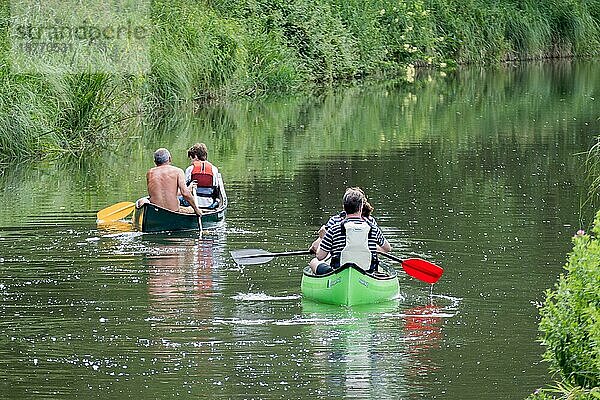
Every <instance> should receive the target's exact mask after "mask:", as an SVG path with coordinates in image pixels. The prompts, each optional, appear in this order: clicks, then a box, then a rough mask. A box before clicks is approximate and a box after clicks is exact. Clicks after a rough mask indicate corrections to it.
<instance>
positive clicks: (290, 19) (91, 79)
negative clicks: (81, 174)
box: [0, 0, 600, 163]
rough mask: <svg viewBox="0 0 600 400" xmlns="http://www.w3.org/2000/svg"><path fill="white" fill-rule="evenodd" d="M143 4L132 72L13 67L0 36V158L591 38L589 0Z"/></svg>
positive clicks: (589, 46)
mask: <svg viewBox="0 0 600 400" xmlns="http://www.w3.org/2000/svg"><path fill="white" fill-rule="evenodd" d="M150 12H151V14H152V21H153V25H154V32H153V35H152V40H151V41H150V44H149V46H150V48H149V49H148V50H149V54H150V62H151V68H150V72H149V73H148V74H145V75H142V76H122V75H118V74H106V73H92V74H84V75H54V76H52V75H44V76H31V75H14V74H11V71H10V61H11V60H10V57H9V53H8V51H7V49H8V44H7V43H8V41H7V40H4V42H3V43H2V48H3V49H4V50H5V51H4V52H3V53H4V57H3V62H2V68H1V69H0V84H1V85H2V87H1V88H0V113H1V114H0V115H1V116H0V145H1V146H0V149H1V150H0V160H2V162H4V163H6V162H9V161H10V160H14V159H26V158H35V157H39V156H47V155H52V154H62V153H65V152H66V153H70V154H75V155H79V156H80V155H83V154H86V153H88V152H90V151H93V150H94V149H98V148H106V146H109V145H110V144H111V143H113V142H115V141H116V140H118V139H119V137H121V136H123V135H125V134H126V133H127V132H128V131H129V130H130V129H131V127H132V126H139V125H140V124H147V123H160V121H161V120H162V116H163V115H165V114H169V113H170V112H171V111H172V110H174V109H177V108H181V107H196V108H197V107H202V106H203V105H204V104H206V103H212V102H215V101H220V102H223V101H228V100H232V99H236V98H240V97H261V96H265V95H271V94H282V93H286V94H288V93H300V92H306V91H308V92H310V91H313V90H315V89H317V88H322V87H328V86H332V85H336V84H340V83H344V82H352V81H356V80H364V79H367V78H368V79H371V78H373V79H399V80H403V81H406V82H409V83H410V82H412V81H413V80H414V75H415V73H414V71H415V66H416V67H418V66H431V67H434V68H437V69H438V70H440V71H442V72H443V73H446V72H448V71H450V70H452V69H453V68H455V67H456V66H457V65H460V64H466V63H483V64H494V63H499V62H502V61H506V60H529V59H542V58H549V57H573V56H577V57H588V56H594V55H597V54H598V48H600V47H599V44H600V32H599V29H598V23H599V22H600V1H592V2H582V1H567V2H564V1H560V2H559V1H552V0H543V1H516V0H514V1H508V0H506V1H500V2H495V3H494V4H489V3H488V2H485V1H483V0H473V1H470V2H463V1H457V0H428V1H425V0H409V1H405V2H397V1H387V0H354V1H350V2H349V1H345V0H321V1H317V2H315V1H308V0H299V1H295V2H285V1H270V2H262V1H250V2H238V1H228V2H212V1H209V2H205V3H188V2H183V1H174V2H165V1H155V2H153V5H152V8H151V10H150ZM2 15H4V18H3V20H4V21H7V18H8V6H7V5H6V4H5V6H4V8H3V9H2ZM3 26H4V27H5V29H4V31H5V32H8V29H7V28H6V27H7V24H3ZM5 39H6V35H5Z"/></svg>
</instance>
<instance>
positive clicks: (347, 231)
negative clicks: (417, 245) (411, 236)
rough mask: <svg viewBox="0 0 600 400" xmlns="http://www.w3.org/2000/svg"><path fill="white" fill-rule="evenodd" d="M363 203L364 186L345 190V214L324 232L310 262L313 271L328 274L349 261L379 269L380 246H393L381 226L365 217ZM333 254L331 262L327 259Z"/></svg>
mask: <svg viewBox="0 0 600 400" xmlns="http://www.w3.org/2000/svg"><path fill="white" fill-rule="evenodd" d="M364 203H365V195H364V193H363V192H362V190H360V189H359V188H349V189H347V190H346V192H345V193H344V197H343V204H344V211H345V212H346V216H345V218H344V219H342V220H340V221H336V222H334V223H333V225H332V226H331V227H330V228H329V229H327V232H326V233H325V235H324V236H323V239H322V240H321V242H320V244H319V247H318V248H317V250H316V254H315V258H313V259H312V260H311V261H310V263H309V265H310V267H311V270H312V271H313V273H314V274H317V275H321V274H326V273H328V272H331V271H332V270H334V269H337V268H339V267H340V266H341V265H344V264H346V263H353V264H356V265H357V266H358V267H360V268H362V269H363V270H365V271H376V270H377V266H378V264H379V260H378V258H377V250H378V249H379V250H380V251H384V252H389V251H391V250H392V246H391V245H390V244H389V242H388V241H387V240H386V239H385V237H384V236H383V233H382V232H381V229H379V227H378V226H377V225H373V224H371V223H369V222H368V221H367V220H366V219H365V218H363V216H362V211H363V207H364ZM330 255H331V258H330V259H329V262H326V261H325V260H326V259H327V258H328V256H330Z"/></svg>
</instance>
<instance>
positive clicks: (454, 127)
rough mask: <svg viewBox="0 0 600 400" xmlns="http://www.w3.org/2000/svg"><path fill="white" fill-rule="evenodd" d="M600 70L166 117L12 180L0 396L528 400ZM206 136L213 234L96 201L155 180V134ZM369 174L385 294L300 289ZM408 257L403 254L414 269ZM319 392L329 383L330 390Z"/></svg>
mask: <svg viewBox="0 0 600 400" xmlns="http://www.w3.org/2000/svg"><path fill="white" fill-rule="evenodd" d="M599 89H600V70H599V67H598V65H597V64H594V63H592V62H577V63H533V64H526V65H506V66H502V67H499V68H497V69H493V70H490V69H487V70H483V69H478V68H473V69H464V70H460V71H459V72H458V73H456V74H452V75H449V76H445V77H444V76H440V75H439V74H436V73H432V74H431V75H430V76H424V77H422V79H421V80H420V81H418V82H417V83H416V84H414V85H401V84H392V83H389V84H385V85H383V84H376V85H364V86H363V85H361V86H355V87H347V88H344V89H339V90H335V91H332V92H328V93H322V94H320V95H315V96H312V97H286V98H277V99H269V100H264V101H261V102H236V103H232V104H221V105H215V106H211V107H209V108H208V109H207V110H202V111H200V112H196V113H186V112H179V113H177V114H176V115H172V116H163V117H162V119H160V120H156V121H155V126H154V127H145V128H143V129H142V128H140V129H139V130H137V131H135V132H132V133H131V136H130V138H129V139H128V140H127V141H126V142H125V143H123V144H120V145H118V146H115V147H114V148H108V149H106V151H104V152H102V153H100V154H98V155H94V156H90V157H86V158H84V159H76V160H73V159H71V158H68V157H65V158H64V159H61V160H58V161H56V162H52V163H50V162H39V163H35V164H19V165H13V166H10V167H8V168H6V169H4V170H3V171H2V172H1V175H0V377H1V378H0V398H3V399H73V398H84V399H88V398H102V399H121V398H133V399H146V398H153V399H163V398H173V397H178V398H184V399H188V398H189V399H192V398H194V399H198V398H215V399H217V398H222V399H232V398H239V399H305V398H338V399H342V398H349V399H366V398H378V399H392V398H393V399H433V398H435V399H482V398H485V399H523V398H525V397H526V396H527V395H528V394H529V393H531V392H533V391H534V390H535V389H536V388H538V387H540V386H543V385H544V384H547V383H552V380H551V378H550V377H549V375H548V373H547V365H546V364H545V363H543V362H541V353H542V352H543V347H542V346H541V345H540V344H539V342H538V335H539V334H538V331H537V323H538V312H537V306H538V305H539V303H540V302H541V301H543V299H544V291H545V290H546V289H547V288H551V287H552V286H553V284H554V283H555V282H556V280H557V277H558V275H559V274H560V273H561V269H562V265H563V264H564V263H565V261H566V257H567V254H568V252H569V250H570V248H571V241H570V240H571V237H572V236H573V234H574V233H575V232H576V231H577V230H578V229H580V228H583V229H587V227H588V225H589V224H590V222H591V216H592V215H593V212H594V210H593V207H589V206H585V205H584V206H582V204H583V203H584V202H585V200H586V193H587V188H588V183H587V182H586V179H585V178H586V171H585V152H586V151H587V150H588V149H589V148H590V147H591V146H592V145H593V144H594V143H595V140H596V136H597V135H598V133H599V129H598V128H599V117H600V115H599V114H598V102H599V101H600V93H599ZM198 141H203V142H205V143H206V144H207V145H208V147H209V159H210V160H212V161H213V162H214V163H215V164H216V165H217V166H218V167H219V168H220V170H221V172H222V174H223V178H224V180H225V184H226V189H227V195H228V197H229V209H228V212H227V218H226V223H225V224H224V225H223V226H222V227H221V228H218V229H215V230H213V231H210V232H204V234H203V235H201V236H200V235H199V234H198V233H197V232H186V233H178V234H140V233H136V232H131V231H130V226H129V225H128V224H127V223H121V224H115V225H110V226H97V225H96V218H95V215H96V212H97V211H98V210H100V209H102V208H104V207H106V206H109V205H111V204H114V203H117V202H119V201H134V200H135V199H137V198H138V197H141V196H142V195H143V194H144V193H145V178H144V174H145V171H146V170H147V169H148V168H149V167H151V166H152V152H153V150H154V149H155V148H157V147H167V148H169V149H170V150H171V151H172V153H173V158H174V163H175V164H176V165H178V166H180V167H185V166H186V165H187V163H188V161H187V159H186V150H187V148H188V147H189V146H190V145H192V144H193V143H195V142H198ZM348 186H360V187H362V188H364V190H365V192H366V193H367V195H368V197H369V199H370V201H371V203H372V204H373V205H374V207H375V212H374V215H375V217H376V218H377V220H378V222H379V225H380V226H381V227H382V229H383V231H384V234H385V235H386V237H387V238H388V240H389V241H390V243H391V244H392V246H393V254H395V255H397V256H399V257H421V258H424V259H426V260H428V261H431V262H434V263H436V264H438V265H440V266H442V267H443V268H444V269H445V273H444V275H443V276H442V278H441V279H440V281H439V282H438V283H437V284H435V285H434V287H432V288H431V287H430V286H429V285H427V284H425V283H423V282H420V281H418V280H415V279H413V278H411V277H409V276H407V275H405V274H402V273H401V274H400V287H401V296H400V297H399V298H398V299H396V300H394V301H391V302H389V303H385V304H380V305H373V306H362V307H352V308H347V307H337V306H327V305H321V304H317V303H312V302H310V301H308V300H305V299H303V298H302V295H301V292H300V279H301V272H302V269H303V267H304V266H305V265H306V263H307V262H308V258H307V257H306V256H293V257H278V258H275V259H274V260H273V261H271V262H270V263H267V264H264V265H249V266H244V267H240V266H237V265H236V264H235V263H234V262H233V260H232V258H231V255H230V252H231V251H233V250H239V249H248V248H260V249H265V250H268V251H274V252H281V251H293V250H304V249H307V248H308V245H309V244H310V242H311V241H312V240H313V239H314V237H315V234H316V231H317V230H318V228H319V226H320V225H321V224H322V223H323V222H324V221H325V220H326V219H327V217H328V216H330V215H331V214H333V213H335V212H337V211H338V210H339V209H340V208H341V196H342V194H343V191H344V189H345V188H346V187H348ZM396 267H397V268H398V269H399V270H400V268H399V266H398V265H397V264H396ZM315 396H317V397H315Z"/></svg>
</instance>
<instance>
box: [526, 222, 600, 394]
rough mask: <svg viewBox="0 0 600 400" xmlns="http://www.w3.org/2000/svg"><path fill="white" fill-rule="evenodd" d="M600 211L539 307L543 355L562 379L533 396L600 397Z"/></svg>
mask: <svg viewBox="0 0 600 400" xmlns="http://www.w3.org/2000/svg"><path fill="white" fill-rule="evenodd" d="M599 236H600V213H598V214H597V215H596V221H595V226H594V228H593V232H592V235H587V234H585V233H584V232H583V231H579V232H578V233H577V235H576V236H575V237H574V238H573V243H574V247H573V251H572V253H571V255H570V257H569V259H568V262H567V264H566V266H565V269H566V271H567V273H566V274H565V275H562V276H561V277H560V279H559V282H558V283H557V285H556V287H555V289H554V290H549V291H548V292H547V293H546V301H545V304H544V306H543V307H542V308H541V309H540V313H541V315H542V320H541V323H540V330H541V331H542V343H543V344H544V345H545V346H546V353H545V354H544V359H545V360H546V361H548V362H549V364H550V368H551V370H552V372H554V373H556V374H557V375H558V377H559V378H560V383H558V384H557V385H556V387H554V388H552V389H545V390H540V391H538V393H536V394H535V395H533V396H531V398H532V399H554V398H557V397H556V396H560V397H559V398H564V399H597V398H600V387H599V386H600V293H599V290H600V289H599V288H600V268H599V266H600V240H599V239H598V237H599Z"/></svg>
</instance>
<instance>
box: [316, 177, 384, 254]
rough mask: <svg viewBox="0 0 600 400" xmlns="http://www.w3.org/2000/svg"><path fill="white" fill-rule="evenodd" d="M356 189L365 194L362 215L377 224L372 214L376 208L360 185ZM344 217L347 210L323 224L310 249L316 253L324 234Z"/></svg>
mask: <svg viewBox="0 0 600 400" xmlns="http://www.w3.org/2000/svg"><path fill="white" fill-rule="evenodd" d="M354 189H356V190H358V191H360V192H361V193H362V194H363V195H364V196H365V202H364V204H363V208H362V213H361V215H362V217H363V218H364V219H365V220H366V221H367V222H369V223H370V224H371V225H375V226H377V221H376V220H375V218H374V217H373V216H372V215H371V214H372V213H373V210H374V208H373V206H372V205H371V204H370V203H369V201H368V200H367V196H366V195H365V192H364V191H363V190H362V189H361V188H359V187H355V188H354ZM344 219H346V211H340V212H339V213H337V214H335V215H332V216H331V217H329V219H328V220H327V222H326V223H325V225H322V226H321V228H319V232H318V237H317V238H316V239H315V240H314V242H312V243H311V245H310V247H309V248H308V251H309V252H311V253H313V254H315V253H316V252H317V249H318V248H319V244H320V243H321V240H322V239H323V236H325V233H326V232H327V231H328V230H329V228H331V227H332V226H333V225H335V224H336V223H339V222H341V221H343V220H344Z"/></svg>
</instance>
